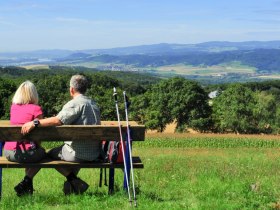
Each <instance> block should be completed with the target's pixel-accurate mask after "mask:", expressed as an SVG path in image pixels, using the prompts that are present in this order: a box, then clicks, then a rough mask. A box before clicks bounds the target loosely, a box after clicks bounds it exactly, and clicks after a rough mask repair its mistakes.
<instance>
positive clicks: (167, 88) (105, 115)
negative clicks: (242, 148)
mask: <svg viewBox="0 0 280 210" xmlns="http://www.w3.org/2000/svg"><path fill="white" fill-rule="evenodd" d="M1 71H5V73H3V72H2V73H1ZM17 71H18V74H16V72H17ZM77 72H78V73H82V74H84V75H85V76H86V77H87V78H88V79H89V84H90V85H89V88H88V91H87V93H86V94H87V95H88V96H90V97H92V98H93V99H94V100H95V101H96V102H97V103H98V105H99V106H100V109H101V118H102V120H116V111H115V106H114V103H115V102H114V99H113V97H112V94H113V87H116V88H117V90H118V93H119V106H120V110H121V116H122V120H124V104H123V101H122V91H124V90H125V91H126V93H127V95H128V96H129V98H130V101H131V106H130V111H129V113H130V120H135V121H138V122H140V123H143V124H145V125H146V127H147V128H148V129H155V130H157V131H159V132H162V131H164V129H165V128H166V126H167V125H168V124H169V123H172V122H175V123H176V125H177V126H176V131H177V132H184V131H186V129H188V128H192V129H195V130H197V131H200V132H220V133H226V132H234V133H268V134H269V133H279V131H280V130H279V126H280V105H279V104H280V103H279V102H280V83H279V81H277V80H276V81H264V82H252V83H233V84H221V85H203V86H202V85H201V84H200V83H198V82H195V81H192V80H187V79H184V78H181V77H174V78H170V79H158V78H154V77H150V76H149V75H142V74H135V73H124V72H93V71H89V70H83V71H77V69H74V70H73V69H72V70H71V69H67V70H65V69H64V70H62V69H60V70H58V69H57V68H55V69H51V70H42V71H41V70H36V71H32V70H28V71H27V70H25V69H21V68H15V71H13V68H11V67H10V69H3V68H2V70H1V69H0V73H1V77H0V118H1V119H9V109H10V105H11V100H12V96H13V94H14V92H15V91H16V89H17V87H18V86H19V84H20V83H21V82H23V81H25V80H27V79H28V80H31V81H32V82H33V83H34V84H35V85H36V87H37V90H38V93H39V97H40V99H39V100H40V101H39V103H40V105H41V106H42V107H43V111H44V115H45V116H46V117H49V116H54V115H56V114H57V113H58V112H59V111H60V110H61V108H62V106H63V105H64V104H65V103H66V102H67V101H68V100H70V97H69V92H68V91H69V80H70V78H71V76H72V75H73V74H75V73H77ZM211 91H216V97H215V98H209V96H208V95H209V93H210V92H211Z"/></svg>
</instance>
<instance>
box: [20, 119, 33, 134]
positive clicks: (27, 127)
mask: <svg viewBox="0 0 280 210" xmlns="http://www.w3.org/2000/svg"><path fill="white" fill-rule="evenodd" d="M34 128H35V125H34V123H33V121H31V122H27V123H25V124H24V125H23V126H22V127H21V133H22V134H23V135H25V134H28V133H29V132H30V131H31V130H32V129H34Z"/></svg>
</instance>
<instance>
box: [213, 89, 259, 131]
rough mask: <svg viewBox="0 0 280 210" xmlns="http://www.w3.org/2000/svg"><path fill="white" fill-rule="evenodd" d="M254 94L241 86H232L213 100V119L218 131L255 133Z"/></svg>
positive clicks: (255, 100) (255, 101)
mask: <svg viewBox="0 0 280 210" xmlns="http://www.w3.org/2000/svg"><path fill="white" fill-rule="evenodd" d="M256 103H257V99H256V97H255V95H254V92H253V91H251V90H250V89H249V88H247V87H245V86H243V85H241V84H232V85H230V86H229V87H228V88H227V89H226V90H225V91H224V92H222V94H221V95H220V96H218V97H216V98H215V99H214V100H213V119H214V124H215V126H216V129H217V131H220V132H235V133H255V132H256V119H255V117H254V108H255V105H256Z"/></svg>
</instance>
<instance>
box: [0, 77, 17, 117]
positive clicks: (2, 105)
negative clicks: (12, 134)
mask: <svg viewBox="0 0 280 210" xmlns="http://www.w3.org/2000/svg"><path fill="white" fill-rule="evenodd" d="M15 91H16V85H15V84H14V82H13V81H12V80H10V79H2V78H0V119H5V120H7V119H9V115H10V105H11V102H12V94H13V93H14V92H15Z"/></svg>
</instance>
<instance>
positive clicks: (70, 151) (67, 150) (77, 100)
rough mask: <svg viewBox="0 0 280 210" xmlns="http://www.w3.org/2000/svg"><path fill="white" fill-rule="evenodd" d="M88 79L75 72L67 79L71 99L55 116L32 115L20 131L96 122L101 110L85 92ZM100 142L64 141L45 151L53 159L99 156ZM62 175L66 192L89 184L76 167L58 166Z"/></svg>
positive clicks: (84, 159) (81, 191) (85, 187)
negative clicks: (64, 179) (34, 117)
mask: <svg viewBox="0 0 280 210" xmlns="http://www.w3.org/2000/svg"><path fill="white" fill-rule="evenodd" d="M87 86H88V83H87V79H86V78H85V77H84V76H82V75H74V76H72V78H71V80H70V89H69V91H70V95H71V97H72V100H70V101H69V102H68V103H66V104H65V105H64V106H63V108H62V110H61V111H60V112H59V113H58V115H57V116H55V117H50V118H45V119H40V120H39V119H35V120H34V121H33V122H28V123H26V124H24V125H23V126H22V130H21V132H22V134H27V133H28V132H30V131H31V130H32V129H34V128H36V127H38V126H40V127H47V126H59V125H99V124H100V111H99V108H98V106H97V105H96V103H95V102H94V101H93V100H92V99H90V98H88V97H87V96H85V95H84V94H85V92H86V90H87ZM100 150H101V145H100V143H99V142H96V141H86V140H85V141H74V142H64V144H63V145H61V146H60V147H56V148H53V149H51V150H50V151H49V152H48V155H49V156H50V157H51V158H53V159H56V160H65V161H71V162H84V161H95V160H97V159H98V157H99V154H100ZM57 170H58V171H59V172H60V173H61V174H62V175H64V176H65V177H66V178H67V181H66V182H65V183H64V188H63V192H64V193H65V195H68V194H71V193H75V194H80V193H83V192H85V191H86V190H87V189H88V184H87V183H86V182H84V181H83V180H81V179H80V178H78V177H77V174H78V172H79V169H78V170H77V169H69V168H58V169H57Z"/></svg>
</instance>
